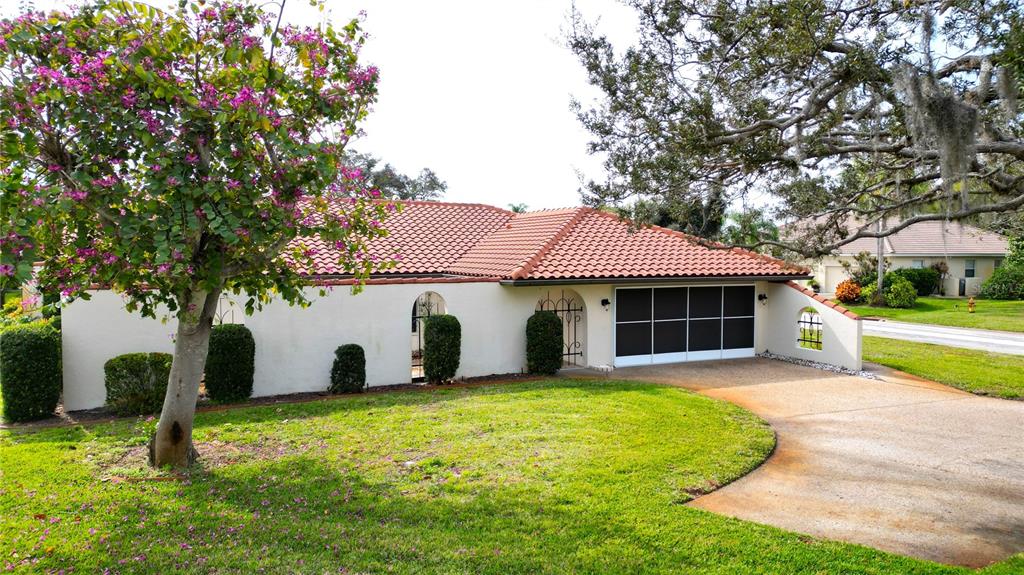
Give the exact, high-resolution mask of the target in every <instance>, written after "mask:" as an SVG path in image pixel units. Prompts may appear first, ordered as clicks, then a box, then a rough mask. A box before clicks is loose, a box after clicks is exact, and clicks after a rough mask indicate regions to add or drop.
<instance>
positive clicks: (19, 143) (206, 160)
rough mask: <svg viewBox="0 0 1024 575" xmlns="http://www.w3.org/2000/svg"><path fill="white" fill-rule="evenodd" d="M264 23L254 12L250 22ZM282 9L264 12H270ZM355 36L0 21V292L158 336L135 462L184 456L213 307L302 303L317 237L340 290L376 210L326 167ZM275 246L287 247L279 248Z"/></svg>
mask: <svg viewBox="0 0 1024 575" xmlns="http://www.w3.org/2000/svg"><path fill="white" fill-rule="evenodd" d="M265 5H266V4H264V6H265ZM278 7H279V9H280V10H283V9H284V7H283V2H282V4H281V5H279V6H278ZM363 41H364V35H363V34H362V32H361V31H360V28H359V23H358V21H357V20H353V21H351V22H349V23H347V24H346V25H345V26H343V27H341V28H334V27H332V26H329V25H324V26H321V27H316V28H297V27H289V26H282V25H281V14H280V12H271V11H268V10H265V9H264V8H262V7H261V6H259V5H255V4H250V3H248V2H244V1H240V0H222V1H216V0H211V1H203V0H188V1H186V0H181V2H180V3H179V5H178V7H177V9H175V10H173V11H170V12H165V11H160V10H157V9H155V8H152V7H150V6H148V5H146V4H143V3H140V2H129V1H121V0H109V1H104V0H93V1H92V2H89V3H87V4H86V5H84V6H82V7H79V8H76V9H74V10H73V11H70V12H51V13H42V12H31V13H26V14H23V15H21V16H20V17H18V18H16V19H13V20H5V21H3V22H0V135H2V146H3V148H2V154H0V179H2V180H0V181H2V192H0V193H2V196H0V226H2V232H0V254H2V258H3V259H2V260H0V276H2V278H3V279H5V280H6V281H8V282H12V281H23V280H25V279H26V278H27V277H28V275H29V274H30V272H31V267H32V263H33V262H36V261H38V262H42V268H41V269H40V270H38V273H37V274H36V277H37V280H38V282H39V284H40V286H42V287H43V288H44V289H46V290H51V291H55V292H56V291H59V292H60V293H61V295H62V296H64V297H65V298H82V299H88V296H89V294H88V291H87V290H89V289H90V288H91V287H96V286H103V287H109V288H111V289H114V290H116V291H118V292H120V293H122V294H123V295H124V297H125V301H126V305H127V307H128V309H130V310H138V311H140V312H141V313H142V314H145V315H149V316H156V315H158V314H161V313H166V312H164V311H162V310H169V311H170V313H171V314H172V315H173V316H174V317H175V318H176V319H177V332H176V336H175V348H174V362H173V366H172V368H171V375H170V381H169V385H168V388H167V396H166V399H165V401H164V406H163V411H162V413H161V416H160V421H159V424H158V426H157V430H156V433H155V435H154V437H153V439H152V441H151V444H150V458H151V463H152V464H154V465H157V466H163V465H173V466H185V465H188V464H190V463H191V462H192V461H193V460H194V459H195V457H196V452H195V449H194V448H193V446H192V420H193V416H194V413H195V404H196V398H197V396H198V390H199V383H200V378H201V376H202V373H203V368H204V364H205V361H206V354H207V348H208V343H209V335H210V328H211V325H212V319H213V316H214V313H215V311H216V307H217V303H218V301H219V298H220V296H221V294H222V293H223V292H225V291H228V292H231V293H235V294H244V295H245V296H247V298H248V301H247V303H246V310H247V311H248V312H250V313H251V312H252V311H253V310H254V309H256V308H258V307H259V306H260V305H261V304H262V303H265V302H267V301H269V299H270V298H271V297H280V298H283V299H284V300H286V301H288V302H289V303H293V304H300V305H305V304H307V303H308V301H307V300H306V298H305V297H304V295H303V291H302V287H303V285H304V284H305V283H306V282H305V281H304V279H303V277H302V276H301V275H300V274H299V273H298V272H297V269H298V270H301V269H302V268H303V267H304V266H309V265H311V263H312V262H311V258H312V257H313V255H314V253H312V251H311V250H308V249H305V248H304V247H303V246H302V243H301V241H298V242H292V240H294V239H295V238H302V237H308V236H312V235H319V236H320V237H322V238H325V239H327V240H328V241H332V242H334V243H335V245H336V246H337V247H338V248H339V251H340V252H341V253H342V254H343V255H342V256H341V259H342V261H341V262H340V263H341V264H342V265H343V266H344V267H345V269H346V270H348V271H349V272H350V273H351V274H352V276H353V277H355V278H357V279H362V278H365V277H366V276H367V275H368V274H370V273H372V272H373V271H375V270H376V269H380V268H383V267H386V266H388V265H390V263H389V262H386V261H377V260H375V259H373V258H371V257H369V256H368V255H366V254H367V250H366V244H367V242H368V241H369V240H371V239H373V238H374V237H377V236H380V235H383V234H385V233H386V232H384V230H383V229H382V228H381V221H383V220H384V219H385V218H386V216H387V215H388V213H389V212H390V211H392V210H394V209H395V206H394V205H390V204H387V203H384V202H380V201H376V200H375V198H376V196H377V195H378V194H377V192H376V191H374V190H368V189H366V188H365V186H363V185H362V177H361V175H360V173H359V171H358V170H355V169H347V168H345V167H344V166H343V165H342V163H341V161H342V153H343V149H344V146H345V144H346V143H347V142H348V140H349V138H350V137H352V136H353V135H354V134H355V133H356V130H357V124H358V122H359V121H360V120H362V119H363V118H364V117H365V116H366V114H367V111H368V109H369V107H370V105H371V104H372V103H373V101H374V99H375V97H376V83H377V70H376V69H375V68H373V67H364V66H362V65H360V63H359V61H358V53H359V48H360V46H361V45H362V43H363ZM289 246H290V247H289Z"/></svg>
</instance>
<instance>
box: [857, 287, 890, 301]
mask: <svg viewBox="0 0 1024 575" xmlns="http://www.w3.org/2000/svg"><path fill="white" fill-rule="evenodd" d="M877 289H878V288H877V286H876V285H875V284H867V285H866V286H864V287H862V288H860V299H862V300H863V301H864V303H866V304H869V305H870V304H871V303H872V302H874V301H875V291H876V290H877ZM882 303H885V302H882Z"/></svg>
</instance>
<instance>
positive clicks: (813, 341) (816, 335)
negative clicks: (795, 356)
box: [796, 307, 824, 351]
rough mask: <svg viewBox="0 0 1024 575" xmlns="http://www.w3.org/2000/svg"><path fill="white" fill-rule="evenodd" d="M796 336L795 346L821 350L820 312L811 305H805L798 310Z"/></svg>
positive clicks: (821, 328)
mask: <svg viewBox="0 0 1024 575" xmlns="http://www.w3.org/2000/svg"><path fill="white" fill-rule="evenodd" d="M796 325H797V330H798V331H797V337H796V346H797V347H802V348H804V349H813V350H816V351H821V336H822V334H823V332H824V326H822V323H821V314H819V313H818V310H816V309H814V308H813V307H805V308H804V309H802V310H800V315H799V316H798V317H797V320H796Z"/></svg>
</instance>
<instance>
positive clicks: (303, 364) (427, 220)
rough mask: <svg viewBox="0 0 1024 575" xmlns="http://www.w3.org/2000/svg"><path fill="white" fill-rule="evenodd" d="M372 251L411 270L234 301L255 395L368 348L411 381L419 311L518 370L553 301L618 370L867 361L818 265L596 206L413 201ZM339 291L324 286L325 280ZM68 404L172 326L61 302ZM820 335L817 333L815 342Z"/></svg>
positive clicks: (380, 376)
mask: <svg viewBox="0 0 1024 575" xmlns="http://www.w3.org/2000/svg"><path fill="white" fill-rule="evenodd" d="M386 228H387V229H388V231H389V236H388V237H386V238H381V239H379V240H375V241H374V243H373V245H372V246H371V249H372V250H373V251H375V252H378V253H379V254H380V255H382V256H390V255H391V254H392V253H394V252H395V251H397V252H398V253H399V254H400V256H401V259H400V262H399V265H398V266H397V267H396V268H395V269H392V270H389V271H388V273H385V274H380V275H377V276H374V277H372V278H371V279H370V280H369V281H368V282H367V285H366V289H365V290H364V291H363V292H362V293H360V294H357V295H352V294H351V293H350V290H349V289H348V286H350V285H351V282H352V280H351V279H350V278H347V277H345V276H344V275H343V274H342V273H341V270H340V269H339V268H337V267H336V265H335V260H336V257H335V254H334V253H333V248H332V247H331V246H329V245H327V244H326V243H325V242H319V241H318V239H317V238H311V239H307V244H309V243H312V244H313V245H314V246H315V247H316V249H317V250H318V253H317V256H316V257H317V258H318V259H317V261H318V264H317V266H318V267H317V269H315V270H311V271H310V273H309V276H310V278H309V279H310V282H311V284H312V285H311V286H310V287H309V288H308V290H309V295H310V297H311V298H312V299H314V300H315V301H314V303H313V305H312V306H311V307H309V308H305V309H303V308H299V307H291V306H288V305H287V304H286V303H284V302H280V301H275V302H271V303H270V304H269V305H267V306H265V307H264V308H263V309H262V310H261V311H258V312H256V313H255V314H254V315H252V316H245V315H244V314H243V313H242V311H241V309H240V308H238V307H237V306H236V307H232V306H231V305H230V302H228V301H227V300H225V301H224V302H222V308H221V310H220V313H219V316H220V318H219V319H221V320H222V321H225V322H238V323H244V324H245V325H246V326H247V327H248V328H249V329H250V330H251V331H252V333H253V336H254V338H255V340H256V372H255V382H254V391H253V394H254V395H255V396H267V395H278V394H284V393H294V392H308V391H322V390H324V389H326V388H327V385H328V379H329V373H330V368H331V363H332V361H333V358H334V355H333V354H334V350H335V349H336V348H337V347H338V346H339V345H342V344H346V343H356V344H359V345H361V346H362V347H363V349H364V350H365V352H366V370H367V380H368V381H367V383H368V385H370V386H381V385H393V384H401V383H409V382H411V381H414V380H415V379H416V378H417V376H419V375H421V373H420V371H418V370H419V353H418V352H419V345H420V344H419V341H420V340H419V332H420V330H421V325H420V320H421V318H422V317H423V316H425V315H429V314H434V313H449V314H452V315H455V316H456V317H458V319H459V321H460V322H461V324H462V349H461V363H460V365H459V370H458V373H457V376H458V377H475V376H485V375H492V374H506V373H519V372H522V371H524V370H525V367H526V357H525V355H526V351H525V350H526V336H525V326H526V320H527V319H528V318H529V317H530V315H531V314H533V313H534V311H535V310H537V309H550V310H553V311H555V312H556V313H557V314H558V315H559V316H560V317H561V318H562V320H563V322H564V326H565V330H564V332H565V341H564V350H563V351H564V365H565V368H566V369H571V368H574V367H587V366H590V367H600V368H603V369H614V368H615V367H621V366H630V365H642V364H652V363H679V369H686V363H687V362H693V361H704V360H717V359H728V358H740V357H750V356H753V355H755V353H758V352H765V351H770V352H772V353H775V354H780V355H787V356H792V357H796V358H802V359H809V360H816V361H821V362H825V363H831V364H835V365H839V366H843V367H847V368H850V369H859V368H860V366H861V326H860V322H859V321H858V318H857V316H856V315H854V314H852V313H851V312H849V311H847V310H844V309H843V308H842V307H839V306H836V305H835V304H833V303H831V302H829V301H827V300H825V299H824V298H821V297H817V296H815V295H814V294H813V293H811V292H810V291H808V290H805V289H804V288H802V287H800V286H799V285H797V284H796V282H795V281H794V280H806V279H808V278H809V277H810V273H809V270H808V269H806V268H803V267H799V266H794V265H791V264H788V263H786V262H783V261H780V260H776V259H773V258H769V257H766V256H762V255H759V254H756V253H752V252H747V251H743V250H739V249H726V248H709V247H705V246H702V245H700V244H698V243H697V242H696V241H695V240H694V239H693V238H691V237H689V236H686V235H684V234H681V233H678V232H675V231H671V230H667V229H664V228H659V227H648V228H639V229H637V228H636V227H635V226H632V225H630V223H629V222H626V221H623V220H620V219H619V218H618V217H617V216H614V215H612V214H608V213H605V212H601V211H598V210H594V209H590V208H571V209H558V210H544V211H537V212H529V213H523V214H516V213H512V212H510V211H507V210H503V209H499V208H495V207H492V206H486V205H480V204H457V203H445V202H405V203H404V205H403V209H402V210H401V211H400V212H399V213H398V214H396V215H394V216H392V217H391V218H390V219H389V220H388V221H387V222H386ZM322 286H329V287H332V288H333V289H332V290H331V292H330V293H329V294H328V295H327V296H326V297H318V295H317V294H318V292H319V288H320V287H322ZM62 326H63V327H62V329H63V356H64V402H65V407H66V409H68V410H78V409H86V408H94V407H98V406H100V405H102V404H103V403H104V401H105V388H104V385H103V364H104V362H106V361H107V360H108V359H110V358H111V357H114V356H116V355H119V354H123V353H129V352H138V351H167V352H170V351H171V350H172V343H171V337H170V336H171V333H172V332H173V326H172V325H171V324H167V323H162V322H161V321H159V320H154V319H147V318H143V317H141V316H139V315H136V314H131V313H129V312H127V311H125V310H124V307H123V302H122V299H121V297H120V295H118V294H117V293H114V292H111V291H104V290H98V291H96V292H95V293H94V294H93V297H92V299H90V300H88V301H85V300H80V301H75V302H72V303H71V304H69V305H67V306H66V307H65V308H64V310H63V312H62ZM808 340H811V341H808Z"/></svg>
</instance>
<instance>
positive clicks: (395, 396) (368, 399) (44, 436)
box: [0, 379, 664, 444]
mask: <svg viewBox="0 0 1024 575" xmlns="http://www.w3.org/2000/svg"><path fill="white" fill-rule="evenodd" d="M556 388H557V389H574V390H578V391H579V392H580V399H581V400H585V397H593V396H601V395H607V394H615V393H626V392H628V393H634V394H636V393H639V394H659V393H664V386H662V385H659V384H657V383H653V382H643V381H621V380H600V379H550V380H542V381H529V382H516V383H496V384H484V385H480V386H466V387H460V386H452V387H450V388H432V389H424V390H403V391H393V392H374V393H363V394H351V395H337V396H329V397H325V398H323V399H316V400H313V401H303V402H296V403H279V404H270V405H260V406H238V407H234V408H229V409H225V410H218V411H209V412H202V413H197V414H196V419H195V429H196V430H197V431H198V430H203V429H208V428H211V427H216V426H221V425H224V424H225V423H232V424H247V425H248V424H259V423H265V422H272V421H282V420H285V419H288V420H290V421H294V420H301V419H311V418H317V417H326V416H332V415H338V414H345V413H355V412H367V411H370V412H372V411H374V410H378V409H380V410H383V409H389V408H393V407H414V408H415V407H423V406H428V405H431V404H441V403H445V402H451V401H459V400H463V399H466V398H469V397H478V396H492V397H493V396H502V395H507V396H508V400H509V401H519V402H526V403H527V404H528V403H529V402H531V401H537V402H544V401H545V400H546V399H545V397H544V395H543V391H544V390H548V389H556ZM532 395H535V396H534V397H531V396H532ZM143 421H144V418H133V419H121V420H117V421H114V422H111V423H100V424H95V425H91V426H89V427H88V430H86V428H85V427H83V426H70V427H53V428H26V429H18V428H10V429H5V430H4V432H3V433H4V434H6V437H7V438H8V439H9V440H10V441H11V442H12V443H15V444H23V443H74V442H80V441H84V440H87V439H90V438H92V437H97V436H99V437H111V436H117V435H123V434H133V433H138V430H139V429H140V428H141V427H144V424H143ZM2 438H3V435H0V439H2Z"/></svg>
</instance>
